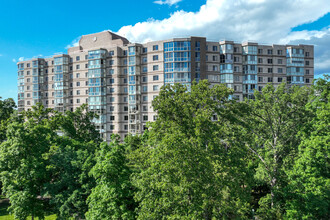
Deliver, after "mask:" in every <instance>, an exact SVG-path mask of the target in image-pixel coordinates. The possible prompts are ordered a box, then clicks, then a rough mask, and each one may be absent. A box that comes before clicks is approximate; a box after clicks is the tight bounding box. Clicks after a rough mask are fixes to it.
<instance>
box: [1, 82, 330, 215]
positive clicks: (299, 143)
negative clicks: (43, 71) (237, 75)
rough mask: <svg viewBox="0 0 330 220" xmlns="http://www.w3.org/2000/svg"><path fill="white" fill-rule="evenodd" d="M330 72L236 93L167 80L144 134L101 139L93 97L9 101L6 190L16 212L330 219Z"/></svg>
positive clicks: (4, 110) (4, 120)
mask: <svg viewBox="0 0 330 220" xmlns="http://www.w3.org/2000/svg"><path fill="white" fill-rule="evenodd" d="M329 85H330V84H329V78H328V77H326V79H319V80H317V82H316V83H315V84H314V85H313V86H312V87H311V88H308V87H297V86H296V87H288V86H287V85H285V84H282V85H280V86H278V87H277V88H276V89H275V88H274V87H273V86H272V85H267V86H266V87H265V88H264V89H263V90H262V92H258V91H255V99H254V100H247V101H244V102H236V101H234V100H231V99H230V97H231V95H232V91H231V90H230V89H228V88H226V87H225V86H224V85H215V86H213V87H211V86H210V85H209V83H208V82H207V81H201V82H200V83H198V84H196V83H193V85H192V87H191V90H190V91H187V88H186V87H185V86H182V85H179V84H177V85H174V86H165V87H164V88H163V89H162V90H161V91H160V94H159V96H157V97H156V98H155V99H154V101H153V110H154V111H156V112H157V113H158V118H157V120H156V121H155V122H151V123H148V130H147V131H146V132H145V133H144V134H143V135H140V136H131V135H129V136H128V137H127V138H126V139H125V140H124V141H120V139H119V137H118V136H116V135H113V136H112V141H111V143H109V144H107V143H104V142H102V140H101V139H100V138H99V134H98V132H97V130H96V129H95V126H94V125H93V123H92V122H91V121H92V119H93V118H94V117H96V116H95V115H94V114H93V113H91V112H88V108H87V107H86V106H82V107H80V108H78V109H77V110H76V111H75V112H66V113H65V114H61V113H58V112H55V111H53V110H50V109H46V108H44V107H43V106H41V105H37V106H34V107H33V110H32V111H26V112H22V113H21V114H18V113H17V112H15V111H14V110H13V107H14V104H13V102H12V100H4V101H1V100H0V120H1V127H0V138H1V141H2V144H1V146H0V172H1V182H2V190H3V194H4V195H5V196H7V197H8V198H9V199H10V207H9V210H10V212H11V213H12V214H13V215H14V216H15V217H16V218H17V219H26V218H27V217H28V216H33V217H39V219H43V218H44V216H45V214H46V213H47V212H52V213H55V214H56V215H57V218H58V219H70V218H73V219H95V220H100V219H252V218H258V219H329V218H330V215H329V194H330V188H329V186H330V180H329V175H330V173H329V145H330V144H329V143H330V104H329V98H330V94H329Z"/></svg>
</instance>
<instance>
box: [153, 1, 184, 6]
mask: <svg viewBox="0 0 330 220" xmlns="http://www.w3.org/2000/svg"><path fill="white" fill-rule="evenodd" d="M181 1H182V0H157V1H154V3H155V4H158V5H169V6H172V5H176V4H177V3H179V2H181Z"/></svg>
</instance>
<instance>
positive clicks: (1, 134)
mask: <svg viewBox="0 0 330 220" xmlns="http://www.w3.org/2000/svg"><path fill="white" fill-rule="evenodd" d="M15 108H16V104H15V101H14V100H13V99H12V98H9V99H5V100H1V97H0V143H1V142H3V141H4V140H5V139H6V130H7V125H8V122H9V118H10V115H11V114H12V113H13V112H14V110H15Z"/></svg>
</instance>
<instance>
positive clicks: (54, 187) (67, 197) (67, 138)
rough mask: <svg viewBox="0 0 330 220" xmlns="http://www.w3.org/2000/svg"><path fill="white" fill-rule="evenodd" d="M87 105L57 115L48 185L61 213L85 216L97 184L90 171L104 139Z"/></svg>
mask: <svg viewBox="0 0 330 220" xmlns="http://www.w3.org/2000/svg"><path fill="white" fill-rule="evenodd" d="M95 117H96V116H95V114H94V113H92V112H88V108H87V106H86V105H83V106H81V107H79V108H77V109H76V110H75V111H74V112H70V111H67V112H66V113H65V114H64V115H62V114H61V115H59V116H58V117H57V125H58V131H59V132H60V133H61V135H58V136H57V137H56V139H55V140H54V142H53V145H52V147H51V150H50V151H49V153H48V154H47V158H48V160H49V163H50V166H48V167H47V168H48V172H50V173H52V180H51V181H50V182H49V183H48V184H47V185H46V188H47V192H48V194H49V195H50V197H51V200H50V202H51V204H53V205H55V210H56V214H57V217H58V218H59V219H68V218H69V217H76V218H85V213H86V212H87V210H88V206H87V204H86V200H87V198H88V196H89V195H90V193H91V190H92V188H93V187H94V186H95V180H94V178H93V177H91V176H89V174H88V173H89V172H90V170H91V169H92V167H93V166H94V165H95V152H97V151H98V148H99V144H100V142H101V138H100V134H99V132H98V131H97V130H96V128H95V125H94V124H93V122H92V119H93V118H95Z"/></svg>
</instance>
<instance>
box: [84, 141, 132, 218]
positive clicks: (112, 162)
mask: <svg viewBox="0 0 330 220" xmlns="http://www.w3.org/2000/svg"><path fill="white" fill-rule="evenodd" d="M119 139H120V137H119V136H115V135H113V136H112V137H111V140H112V141H111V142H110V144H109V145H108V144H106V143H102V144H101V148H100V150H99V151H98V152H97V154H96V164H95V166H94V167H93V168H92V170H91V171H90V175H92V176H93V177H94V178H95V179H96V186H95V187H94V188H93V190H92V193H91V194H90V196H89V197H88V199H87V202H88V206H89V209H88V212H87V213H86V217H87V219H135V208H136V203H135V202H134V198H133V196H134V188H133V186H132V184H131V181H130V176H131V174H132V171H131V169H130V167H129V166H128V159H127V157H126V155H125V148H124V144H120V143H119Z"/></svg>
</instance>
